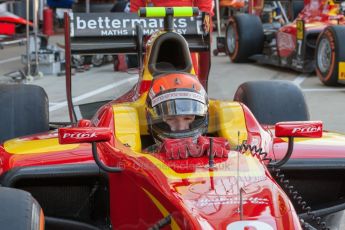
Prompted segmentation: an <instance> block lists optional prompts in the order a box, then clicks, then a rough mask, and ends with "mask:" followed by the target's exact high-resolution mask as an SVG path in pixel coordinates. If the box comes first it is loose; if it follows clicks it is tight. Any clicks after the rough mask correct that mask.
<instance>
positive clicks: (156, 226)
mask: <svg viewBox="0 0 345 230" xmlns="http://www.w3.org/2000/svg"><path fill="white" fill-rule="evenodd" d="M170 223H171V215H170V214H169V215H167V216H166V217H164V218H163V219H161V220H159V221H158V222H157V223H155V224H154V225H152V227H150V228H149V230H159V229H161V228H163V227H165V226H166V225H168V224H170Z"/></svg>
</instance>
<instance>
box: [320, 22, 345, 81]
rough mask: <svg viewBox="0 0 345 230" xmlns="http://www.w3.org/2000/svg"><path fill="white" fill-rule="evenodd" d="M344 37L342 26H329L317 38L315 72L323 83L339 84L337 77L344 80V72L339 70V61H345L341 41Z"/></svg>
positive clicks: (344, 45) (343, 47)
mask: <svg viewBox="0 0 345 230" xmlns="http://www.w3.org/2000/svg"><path fill="white" fill-rule="evenodd" d="M344 37H345V27H344V26H330V27H327V28H326V29H325V30H324V31H323V32H322V33H321V34H320V35H319V37H318V39H317V42H316V57H315V59H316V60H315V62H316V74H317V76H318V77H319V79H320V80H321V82H322V83H323V84H325V85H328V86H336V85H339V83H338V79H339V77H340V78H342V80H345V76H342V75H345V72H339V65H340V62H345V43H344V42H343V41H342V40H343V38H344ZM344 68H345V67H344ZM341 74H342V75H341ZM339 75H341V76H339Z"/></svg>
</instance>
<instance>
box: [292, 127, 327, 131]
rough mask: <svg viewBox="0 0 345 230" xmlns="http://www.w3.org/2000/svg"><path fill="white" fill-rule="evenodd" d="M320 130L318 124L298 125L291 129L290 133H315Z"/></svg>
mask: <svg viewBox="0 0 345 230" xmlns="http://www.w3.org/2000/svg"><path fill="white" fill-rule="evenodd" d="M319 131H321V127H320V126H309V127H298V128H294V129H293V130H292V133H316V132H319Z"/></svg>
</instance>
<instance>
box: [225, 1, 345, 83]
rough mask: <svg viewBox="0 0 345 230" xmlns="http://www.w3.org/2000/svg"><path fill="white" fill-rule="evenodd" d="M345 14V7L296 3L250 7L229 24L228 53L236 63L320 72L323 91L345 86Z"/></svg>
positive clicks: (251, 4) (253, 4) (257, 3)
mask: <svg viewBox="0 0 345 230" xmlns="http://www.w3.org/2000/svg"><path fill="white" fill-rule="evenodd" d="M282 2H283V1H282ZM303 5H304V7H303ZM287 8H290V9H291V10H286V9H287ZM289 11H290V12H292V13H290V14H289V13H288V12H289ZM344 12H345V3H344V2H335V1H326V0H305V1H304V4H303V2H301V1H292V2H291V4H290V7H284V6H283V4H282V3H281V2H280V1H278V2H277V1H267V2H266V1H265V2H264V1H261V0H258V1H256V0H254V1H249V13H248V14H237V15H235V16H233V17H232V18H231V19H230V20H229V24H228V26H227V29H226V49H227V53H228V54H229V56H230V58H231V60H232V61H233V62H247V61H248V60H249V59H252V60H256V61H257V62H259V63H264V64H271V65H276V66H283V67H288V68H291V69H294V70H297V71H301V72H305V73H310V72H313V71H314V70H316V73H317V75H318V77H319V78H320V80H321V81H322V83H324V84H325V85H329V86H335V85H339V84H340V83H344V82H345V56H344V50H345V47H344V44H343V42H342V41H341V40H342V37H344V34H345V26H344V25H345V18H344ZM291 20H292V21H291Z"/></svg>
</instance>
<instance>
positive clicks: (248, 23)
mask: <svg viewBox="0 0 345 230" xmlns="http://www.w3.org/2000/svg"><path fill="white" fill-rule="evenodd" d="M225 36H226V37H225V39H226V44H225V47H226V50H227V52H228V54H229V57H230V59H231V61H232V62H248V61H249V60H248V58H249V57H250V56H252V55H255V54H261V53H262V50H263V47H264V32H263V27H262V23H261V20H260V18H259V17H258V16H255V15H250V14H237V15H235V16H233V17H232V18H231V19H230V21H229V23H228V25H227V27H226V33H225Z"/></svg>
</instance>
